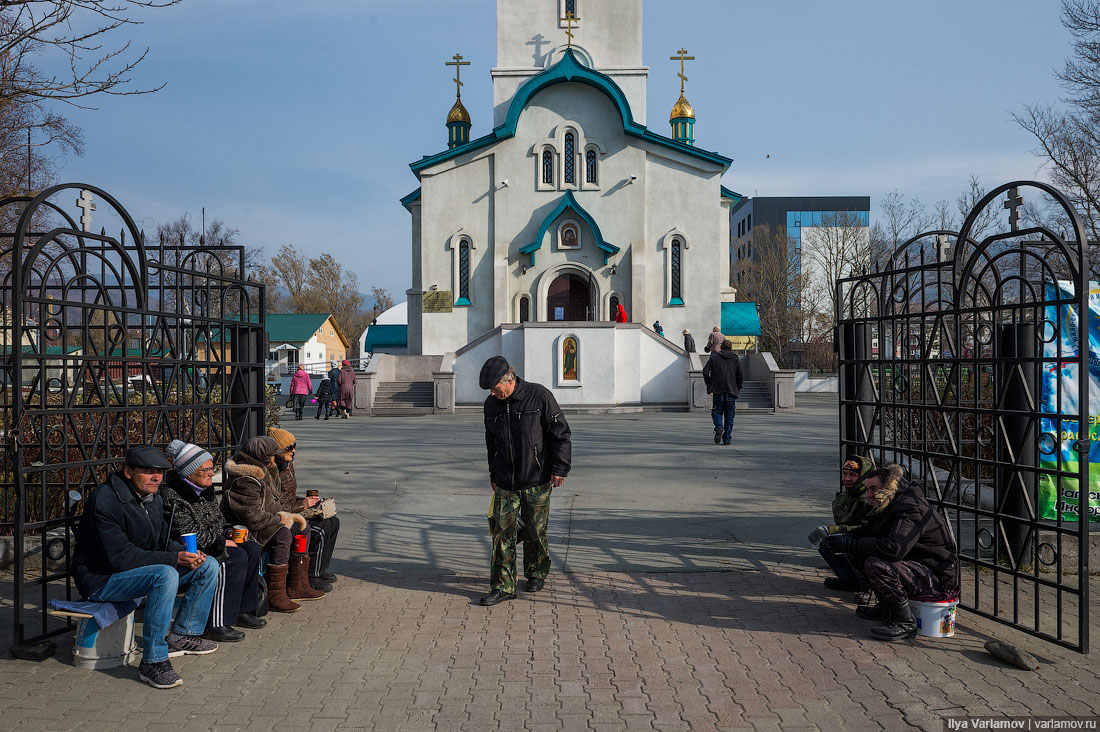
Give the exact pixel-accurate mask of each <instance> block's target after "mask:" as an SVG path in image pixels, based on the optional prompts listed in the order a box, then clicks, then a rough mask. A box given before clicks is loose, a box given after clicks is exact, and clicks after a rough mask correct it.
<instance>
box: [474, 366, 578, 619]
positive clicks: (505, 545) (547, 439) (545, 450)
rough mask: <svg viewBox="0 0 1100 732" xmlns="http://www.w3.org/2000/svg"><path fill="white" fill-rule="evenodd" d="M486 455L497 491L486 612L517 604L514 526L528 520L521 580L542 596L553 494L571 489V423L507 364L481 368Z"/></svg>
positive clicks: (545, 391) (546, 394)
mask: <svg viewBox="0 0 1100 732" xmlns="http://www.w3.org/2000/svg"><path fill="white" fill-rule="evenodd" d="M478 383H479V384H480V385H481V388H482V389H488V390H489V396H488V397H487V398H486V399H485V404H484V409H485V447H486V450H487V452H488V457H489V485H490V486H491V487H492V489H493V525H494V526H495V527H496V532H495V533H494V534H493V559H492V569H491V571H490V578H489V589H490V592H489V594H488V595H486V596H485V597H482V598H481V604H482V605H496V604H497V603H500V602H504V601H505V600H514V599H516V533H517V526H516V518H517V514H519V516H520V517H521V518H522V519H523V523H524V537H523V574H524V575H525V576H526V577H527V587H526V591H527V592H538V591H539V590H541V589H542V588H543V585H544V584H545V582H546V577H547V575H549V573H550V548H549V545H548V541H547V536H546V527H547V523H548V521H549V519H550V493H551V491H552V490H553V489H554V488H560V487H561V486H563V485H564V484H565V478H566V476H567V475H568V474H569V468H570V460H571V457H572V444H571V442H570V438H571V433H570V431H569V424H568V423H567V422H566V421H565V415H564V414H562V411H561V408H560V407H558V403H557V401H555V400H554V395H553V394H551V393H550V390H549V389H547V388H546V387H544V386H542V385H540V384H535V383H531V382H527V381H523V380H522V379H520V378H519V377H517V376H516V372H515V370H514V369H513V368H512V367H511V366H509V365H508V361H506V360H505V359H504V358H502V357H501V356H493V357H492V358H490V359H489V360H487V361H486V362H485V364H484V365H483V366H482V367H481V374H480V376H479V379H478Z"/></svg>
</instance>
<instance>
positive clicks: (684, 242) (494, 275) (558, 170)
mask: <svg viewBox="0 0 1100 732" xmlns="http://www.w3.org/2000/svg"><path fill="white" fill-rule="evenodd" d="M496 12H497V65H496V68H494V69H492V72H491V75H492V81H493V110H492V119H491V124H492V130H491V131H490V132H489V133H488V134H486V135H484V136H482V137H477V138H475V139H471V137H470V129H471V126H472V122H473V117H472V115H471V114H470V113H469V112H468V111H467V109H466V108H465V107H464V105H463V103H462V99H461V84H459V85H458V91H459V96H458V98H457V99H456V100H455V102H454V105H453V107H452V108H451V110H450V113H449V114H448V116H447V118H446V119H447V121H446V135H445V136H444V135H443V134H441V135H440V143H441V147H443V149H440V150H438V151H437V152H434V153H433V154H430V155H427V156H426V157H424V158H422V159H420V160H418V161H416V162H414V163H412V164H411V166H410V167H411V168H412V172H413V173H414V174H415V175H416V177H417V179H418V180H419V183H420V185H419V187H418V188H417V189H416V190H415V191H413V192H412V193H410V194H409V195H408V196H406V197H405V198H403V199H402V201H401V203H402V205H403V206H404V207H405V208H406V209H407V210H408V211H409V213H410V214H411V218H412V284H411V287H410V289H409V290H408V292H407V296H408V354H409V355H407V356H400V357H390V358H391V360H390V361H389V362H388V363H387V362H385V359H382V360H380V361H379V363H377V364H375V365H374V366H375V369H376V370H377V374H376V376H375V380H376V381H384V380H386V379H401V378H405V379H407V380H408V381H413V380H416V379H418V378H419V379H423V378H424V377H425V375H426V374H427V373H428V372H429V371H430V372H431V373H432V375H433V378H434V380H435V382H436V383H435V388H436V393H435V401H436V405H435V406H436V410H435V411H449V410H451V409H453V407H454V406H455V404H457V405H458V406H459V407H461V406H463V405H473V404H480V403H481V402H482V401H483V400H484V398H485V396H486V393H485V392H484V391H482V390H481V389H479V388H478V384H477V376H478V373H479V371H480V368H481V364H482V363H483V362H484V361H485V359H486V358H488V357H490V356H493V355H503V356H505V357H506V358H507V359H508V360H509V362H510V363H512V365H513V366H515V368H516V371H517V373H519V374H520V376H521V377H523V378H525V379H528V380H532V381H537V382H539V383H542V384H544V385H545V386H547V387H549V388H551V389H552V390H553V391H554V393H555V396H556V397H557V398H558V401H559V402H560V403H561V404H563V405H566V406H568V405H575V406H581V405H587V406H594V407H641V406H647V405H655V406H671V407H675V406H679V407H688V406H689V405H690V406H695V407H696V408H698V407H703V406H709V402H707V401H706V395H705V393H703V394H702V395H701V398H700V395H699V394H696V393H695V392H696V391H698V390H699V389H701V388H702V385H701V383H698V384H693V381H699V380H698V378H695V379H693V378H692V374H693V373H695V374H696V377H697V376H698V370H699V369H700V367H701V366H700V361H699V355H698V354H688V353H687V352H686V351H684V349H683V343H684V339H683V336H682V335H681V333H682V331H683V330H684V329H689V330H690V331H691V333H692V334H693V335H694V337H695V339H696V343H697V345H698V349H699V351H702V347H703V345H704V344H705V342H706V338H707V335H708V334H709V332H710V330H711V328H712V327H713V326H715V325H719V324H720V322H721V310H722V303H723V302H733V301H734V300H735V299H736V290H735V289H734V288H733V287H732V286H731V284H730V283H731V277H730V256H729V251H730V250H729V242H730V236H729V210H730V208H731V207H732V206H734V205H736V204H737V203H738V202H739V201H740V200H741V196H740V195H738V194H736V193H734V192H732V191H730V190H728V189H726V188H724V187H723V186H722V176H723V174H724V173H725V172H726V171H727V170H728V169H729V167H730V164H731V162H732V161H731V159H730V158H728V157H725V156H723V155H721V154H718V153H715V152H709V151H707V150H705V149H703V148H702V147H699V146H697V145H696V144H695V139H694V138H695V129H694V128H695V113H694V111H693V109H692V106H691V104H689V103H688V100H687V98H686V97H685V95H684V93H683V91H682V89H681V94H680V97H679V98H678V99H669V100H668V109H670V110H671V112H670V114H669V118H668V119H667V120H666V119H664V118H663V117H662V119H660V120H658V122H657V124H655V125H654V126H653V127H654V128H655V129H651V128H650V127H649V126H648V125H647V121H646V84H647V80H648V77H649V72H650V70H649V67H647V66H645V65H644V64H643V61H642V0H524V2H516V1H515V0H497V10H496ZM675 53H676V55H675V56H673V60H680V72H681V73H680V76H681V87H682V88H683V80H685V78H686V77H685V76H684V64H683V62H684V61H687V60H691V57H689V56H687V55H686V52H685V51H683V50H681V51H679V52H675ZM669 57H670V56H669V55H668V54H665V53H662V54H661V58H662V62H664V63H667V62H665V61H664V60H665V59H668V58H669ZM449 65H451V66H454V67H455V70H456V72H458V74H459V76H457V77H456V79H455V81H456V82H457V81H459V80H460V76H461V72H462V70H463V69H462V66H464V65H467V64H466V62H463V61H462V60H461V56H457V55H456V57H455V58H454V60H453V61H452V62H450V63H449ZM669 68H670V71H669V73H673V71H674V70H675V68H676V66H675V64H673V63H669ZM423 111H424V112H426V113H430V110H423ZM483 114H484V115H485V117H483V118H482V119H479V120H477V121H478V122H479V124H481V125H485V124H487V123H488V122H489V121H490V120H489V118H488V117H489V112H488V111H485V112H483ZM440 118H441V121H442V110H441V111H440ZM716 125H717V122H715V126H716ZM441 127H442V125H441ZM619 305H622V306H623V308H624V309H625V312H626V314H627V316H628V318H629V322H628V323H618V324H617V323H615V314H616V312H617V310H618V306H619ZM655 321H659V322H660V324H661V325H662V326H663V330H664V332H665V334H666V335H667V337H665V338H662V337H660V336H658V335H657V334H656V333H655V332H654V329H653V328H652V325H653V324H654V322H655ZM418 357H419V358H418ZM429 357H431V358H429ZM704 358H705V356H704ZM436 364H437V365H436ZM370 388H371V389H376V388H377V385H376V384H375V385H373V386H371V387H370ZM695 402H700V403H698V404H695Z"/></svg>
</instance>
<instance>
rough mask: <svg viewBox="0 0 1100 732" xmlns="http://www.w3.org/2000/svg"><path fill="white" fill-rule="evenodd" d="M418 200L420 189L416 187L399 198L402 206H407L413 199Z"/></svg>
mask: <svg viewBox="0 0 1100 732" xmlns="http://www.w3.org/2000/svg"><path fill="white" fill-rule="evenodd" d="M419 200H420V189H419V188H417V189H416V190H415V191H413V192H412V193H410V194H409V195H407V196H405V197H404V198H402V199H401V205H402V206H404V207H405V208H408V207H409V204H411V203H412V202H414V201H419Z"/></svg>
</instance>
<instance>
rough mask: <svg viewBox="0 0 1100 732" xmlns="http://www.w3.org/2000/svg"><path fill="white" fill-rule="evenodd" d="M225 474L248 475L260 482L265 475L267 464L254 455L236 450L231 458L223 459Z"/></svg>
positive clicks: (230, 476) (233, 475)
mask: <svg viewBox="0 0 1100 732" xmlns="http://www.w3.org/2000/svg"><path fill="white" fill-rule="evenodd" d="M225 474H226V476H227V477H228V478H240V477H248V478H252V479H253V480H258V481H260V482H261V483H262V482H263V481H264V478H265V477H267V466H265V465H263V464H262V463H260V461H259V460H257V459H256V458H254V457H250V456H249V455H245V454H244V453H243V452H238V453H237V454H236V455H234V456H233V459H231V460H226V461H225Z"/></svg>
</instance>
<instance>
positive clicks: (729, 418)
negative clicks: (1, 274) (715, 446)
mask: <svg viewBox="0 0 1100 732" xmlns="http://www.w3.org/2000/svg"><path fill="white" fill-rule="evenodd" d="M736 413H737V397H735V396H734V395H733V394H715V395H714V405H713V406H712V407H711V409H710V418H711V419H713V420H714V431H715V432H717V431H718V430H722V442H724V443H725V444H727V445H728V444H730V441H731V440H732V439H733V418H734V416H735V415H736ZM723 422H725V424H723Z"/></svg>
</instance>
